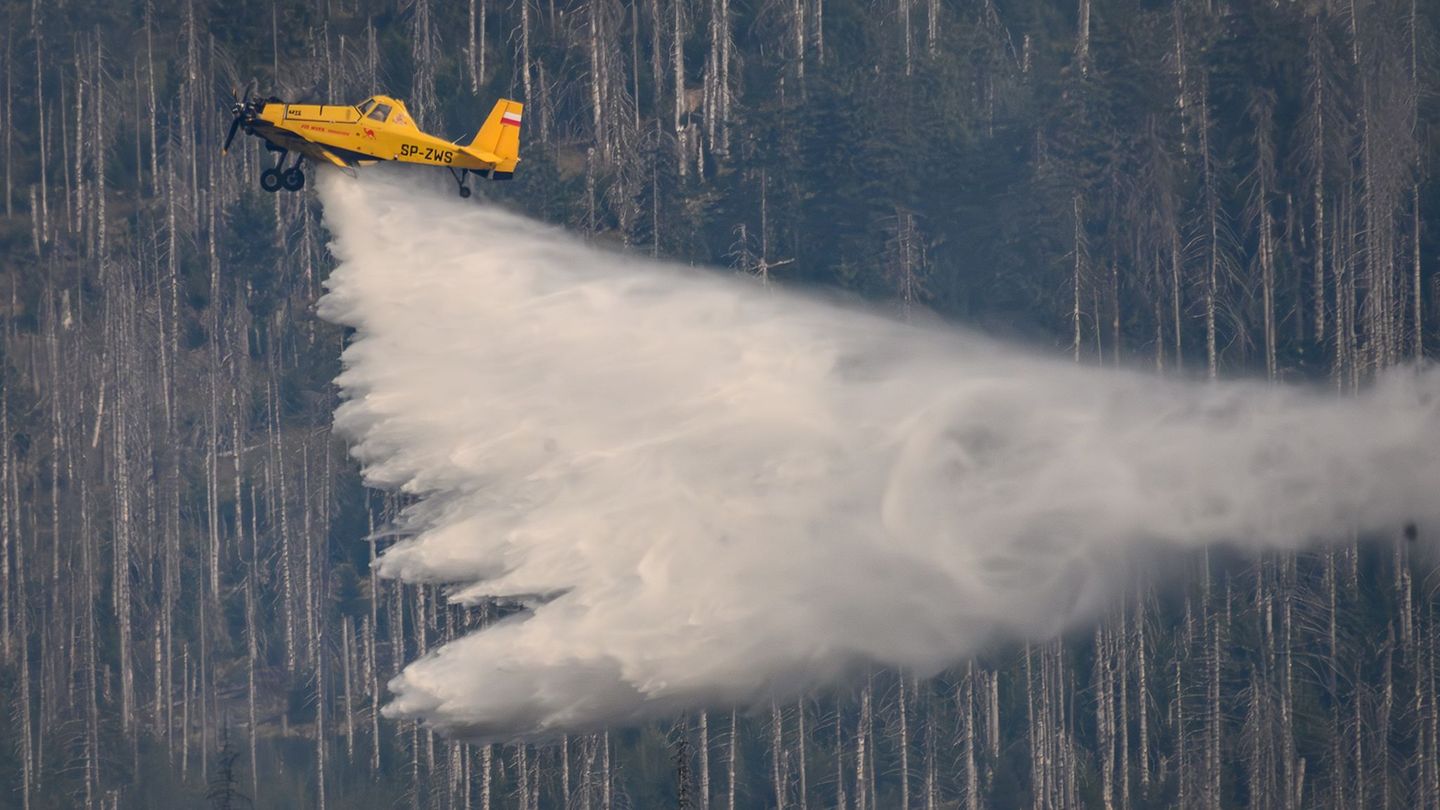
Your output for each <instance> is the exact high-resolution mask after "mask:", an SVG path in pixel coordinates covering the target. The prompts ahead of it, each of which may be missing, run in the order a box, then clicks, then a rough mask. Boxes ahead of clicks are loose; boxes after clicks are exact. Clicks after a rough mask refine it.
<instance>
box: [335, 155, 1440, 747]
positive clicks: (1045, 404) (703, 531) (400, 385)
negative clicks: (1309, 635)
mask: <svg viewBox="0 0 1440 810" xmlns="http://www.w3.org/2000/svg"><path fill="white" fill-rule="evenodd" d="M319 180H320V193H321V198H322V200H323V202H324V206H325V220H326V224H327V227H328V228H329V229H330V231H331V233H332V234H333V236H334V241H333V243H332V250H333V252H334V253H335V255H336V256H337V257H338V259H339V267H338V268H337V269H336V270H335V272H334V273H333V274H332V276H331V278H330V280H329V288H330V292H329V293H328V294H327V295H326V296H325V297H324V298H323V299H322V301H321V303H320V313H321V315H322V317H324V318H326V319H328V320H331V321H334V322H336V323H342V324H346V325H348V326H352V327H354V328H355V329H356V333H355V337H354V341H353V342H352V343H351V344H350V346H349V347H348V348H347V349H346V351H345V354H344V358H343V360H344V371H343V373H342V374H341V375H340V377H339V380H338V382H339V385H340V386H341V389H342V392H343V396H344V400H345V401H344V403H343V404H342V405H341V407H340V408H339V409H338V410H337V412H336V414H335V424H336V428H337V430H339V431H340V433H341V434H342V435H344V436H345V437H346V438H347V439H348V440H349V441H350V442H351V444H352V452H353V454H354V456H355V457H356V458H357V459H358V460H359V462H360V463H361V465H362V466H363V469H364V474H365V477H366V480H367V482H368V483H369V484H371V485H373V486H377V487H384V488H389V489H395V490H400V491H403V492H407V493H410V494H412V495H415V496H417V497H418V502H417V503H416V504H415V505H414V506H412V507H410V508H409V509H408V510H407V511H406V513H405V514H404V516H403V519H402V524H401V528H402V529H403V531H404V533H405V534H406V535H407V539H405V540H403V541H402V542H399V543H397V544H396V545H395V546H394V547H392V548H391V549H390V550H389V551H388V552H387V553H385V554H384V556H383V557H382V558H381V559H380V561H379V563H378V564H379V567H380V573H381V574H382V575H384V576H386V577H395V578H399V579H403V580H406V581H411V582H430V583H448V584H450V585H451V591H450V593H451V598H452V599H457V600H461V601H474V600H481V599H484V598H487V597H492V596H501V597H528V598H532V599H533V601H534V603H535V608H534V610H533V612H531V613H529V614H525V615H522V616H517V617H513V618H511V619H508V620H505V621H503V622H501V623H499V624H497V625H494V626H492V627H490V628H488V629H486V630H483V631H481V632H477V633H475V634H473V635H470V636H467V637H464V638H461V639H459V640H456V641H453V642H451V643H449V644H446V645H444V646H442V647H440V648H439V649H438V650H436V651H434V652H432V653H431V654H430V655H428V656H426V657H424V658H422V659H420V660H418V661H415V662H413V663H411V664H410V665H409V666H408V667H406V669H405V670H404V672H403V673H402V674H401V675H399V676H398V677H396V678H395V679H394V680H393V681H392V682H391V684H390V688H391V690H392V691H393V693H394V700H393V702H392V703H391V704H390V705H389V707H388V709H387V711H388V712H389V713H390V714H391V716H401V717H410V718H419V719H423V720H425V721H427V722H429V723H432V724H434V725H435V726H437V727H439V728H441V729H442V730H445V731H448V732H451V733H455V734H459V735H462V736H468V737H476V738H490V739H509V738H516V737H526V736H538V735H545V734H551V733H557V732H560V731H579V730H587V729H593V728H598V727H602V726H606V725H610V724H615V723H624V722H629V721H634V720H639V719H643V718H647V717H654V716H661V715H664V714H667V713H670V712H674V711H676V710H680V709H683V708H694V707H701V706H722V705H729V704H731V703H737V702H738V703H746V702H750V701H753V700H757V699H763V698H764V697H766V696H769V695H771V694H779V695H785V694H791V693H793V692H795V691H797V690H799V689H802V688H809V687H813V686H816V685H822V684H826V683H832V682H834V681H836V680H837V679H841V678H844V677H845V676H846V675H847V673H849V672H851V671H853V670H854V669H855V668H857V667H859V666H865V665H872V664H878V665H884V666H899V667H905V668H907V669H908V670H911V671H913V672H915V673H917V674H920V675H924V674H927V673H932V672H935V671H938V670H939V669H941V668H944V667H946V666H948V665H950V664H953V663H955V662H957V661H959V660H962V659H963V658H964V657H965V656H967V655H969V654H971V653H973V652H974V651H976V650H977V649H978V648H980V647H981V646H982V645H985V644H987V643H991V642H993V641H994V640H996V639H1019V638H1032V637H1043V636H1047V635H1052V634H1054V633H1056V632H1059V631H1060V630H1063V629H1064V628H1066V627H1068V626H1072V625H1074V624H1075V623H1077V622H1079V621H1082V620H1084V619H1085V618H1087V617H1089V616H1091V615H1093V613H1094V611H1095V610H1096V609H1097V608H1098V607H1099V606H1101V605H1103V604H1104V603H1105V600H1106V599H1107V598H1108V597H1109V596H1110V595H1111V594H1112V593H1113V592H1114V590H1115V589H1116V588H1117V587H1119V585H1120V584H1121V583H1122V582H1123V579H1122V578H1123V577H1124V576H1126V572H1127V571H1128V570H1130V569H1131V568H1133V567H1134V566H1135V565H1136V564H1137V561H1138V560H1143V559H1145V558H1146V557H1147V556H1149V555H1153V554H1156V553H1162V552H1169V551H1173V550H1177V549H1178V550H1183V549H1187V548H1198V547H1203V546H1207V545H1213V544H1221V543H1225V544H1235V545H1238V546H1241V547H1246V548H1254V549H1277V548H1291V547H1299V546H1302V545H1309V544H1316V543H1323V542H1327V541H1336V540H1342V539H1347V538H1349V537H1350V536H1351V535H1352V532H1355V531H1361V532H1365V531H1385V530H1389V529H1392V528H1396V529H1398V527H1399V526H1400V525H1402V524H1403V523H1405V522H1408V521H1416V522H1419V523H1420V524H1421V525H1425V524H1427V523H1434V522H1436V521H1437V519H1440V498H1437V497H1436V489H1437V485H1440V408H1437V402H1440V375H1437V373H1436V372H1435V371H1433V370H1428V369H1424V370H1420V369H1406V370H1400V371H1396V372H1394V373H1391V374H1389V375H1387V376H1386V377H1384V378H1383V379H1382V380H1380V381H1379V382H1378V383H1377V384H1376V385H1374V386H1372V387H1371V388H1370V389H1369V390H1367V391H1365V392H1364V393H1363V394H1361V395H1360V396H1357V397H1350V398H1340V397H1337V396H1335V395H1334V394H1333V393H1331V392H1329V391H1325V390H1320V389H1313V390H1312V389H1305V388H1298V387H1273V386H1268V385H1264V384H1260V383H1242V382H1227V383H1221V384H1205V383H1197V382H1181V381H1172V380H1164V379H1159V378H1156V377H1154V376H1151V375H1145V374H1139V373H1131V372H1126V371H1117V370H1102V369H1096V368H1082V367H1076V366H1074V365H1072V364H1068V363H1064V362H1060V361H1057V360H1051V359H1043V358H1040V357H1035V356H1031V355H1029V354H1026V353H1024V352H1021V351H1018V350H1015V349H1011V348H1007V347H1005V346H1002V345H998V344H996V343H993V342H991V341H988V340H986V339H984V338H983V337H980V336H977V335H973V334H967V333H965V332H961V331H956V330H952V329H946V328H938V327H925V328H921V327H913V326H907V325H905V324H901V323H898V322H895V321H892V320H889V319H887V318H885V317H881V316H879V315H876V314H872V313H868V312H864V311H859V310H855V309H847V308H844V307H840V306H835V305H832V304H828V303H824V302H819V301H815V300H811V299H807V298H805V297H801V296H798V295H792V294H787V293H784V292H777V291H775V290H773V289H765V288H761V287H759V286H758V285H756V284H754V283H751V282H749V281H747V280H742V279H737V278H734V277H727V276H724V275H722V274H720V273H718V272H715V273H712V272H701V271H695V270H690V269H684V268H677V267H673V266H668V265H664V264H660V263H655V262H650V261H646V260H644V259H640V258H636V257H634V256H628V255H619V254H616V253H613V252H607V251H603V250H599V249H596V248H593V247H590V246H587V245H585V244H584V243H582V242H580V241H578V240H576V239H575V238H573V237H571V236H569V235H567V234H565V233H563V232H561V231H558V230H556V229H553V228H549V227H546V226H542V225H539V224H536V223H534V222H531V221H528V220H525V219H523V218H520V217H517V216H514V215H511V214H507V213H504V212H502V211H499V210H497V209H495V208H493V207H487V206H484V205H476V204H474V202H473V201H471V202H469V203H462V202H460V201H458V200H455V199H453V198H452V197H449V196H441V195H440V194H439V193H438V192H433V191H427V190H421V189H418V188H417V187H416V186H415V184H414V183H415V181H414V179H413V176H411V175H400V174H387V173H384V172H377V171H366V172H365V173H364V174H363V175H362V176H361V177H360V178H359V179H358V180H356V179H351V178H347V177H343V176H340V175H338V174H335V173H325V174H324V175H323V176H321V177H320V178H319Z"/></svg>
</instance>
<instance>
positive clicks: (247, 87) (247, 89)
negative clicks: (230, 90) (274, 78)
mask: <svg viewBox="0 0 1440 810" xmlns="http://www.w3.org/2000/svg"><path fill="white" fill-rule="evenodd" d="M254 90H255V80H254V79H251V80H250V83H249V84H247V85H245V98H244V99H243V100H242V101H241V102H240V103H242V104H249V103H250V94H251V93H252V92H254Z"/></svg>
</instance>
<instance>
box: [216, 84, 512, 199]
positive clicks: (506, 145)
mask: <svg viewBox="0 0 1440 810" xmlns="http://www.w3.org/2000/svg"><path fill="white" fill-rule="evenodd" d="M523 109H524V105H523V104H521V103H520V102H518V101H510V100H508V99H501V100H500V101H497V102H495V107H494V108H493V109H491V110H490V115H489V117H488V118H486V119H485V124H484V126H482V127H480V131H479V132H477V133H476V134H475V137H474V138H473V139H472V140H471V141H470V143H468V144H461V143H459V142H458V141H453V142H452V141H446V140H444V139H442V138H437V137H435V136H434V135H427V134H425V133H424V132H421V131H420V129H419V128H418V127H416V126H415V121H414V120H413V119H412V118H411V117H410V112H409V111H408V110H406V109H405V104H404V102H401V101H400V100H399V99H394V98H391V97H389V96H371V97H370V98H367V99H365V100H364V101H362V102H360V103H359V104H354V105H350V104H344V105H341V104H286V103H284V102H282V101H280V100H279V99H276V98H269V99H251V98H250V88H249V87H247V88H246V89H245V97H244V98H243V99H241V100H237V101H236V102H235V105H234V107H232V108H231V110H230V111H231V113H233V114H234V116H235V120H234V121H233V122H231V124H230V134H229V135H227V136H226V137H225V146H224V148H223V149H222V150H221V151H222V152H228V151H230V142H231V141H233V140H235V133H236V132H237V131H238V130H240V129H241V128H242V127H243V128H244V129H245V134H247V135H255V136H258V137H260V138H263V139H264V140H265V148H266V149H269V150H270V151H272V152H278V153H279V158H278V159H277V160H276V161H275V167H274V168H271V169H266V170H265V171H264V172H262V173H261V174H260V187H261V188H263V189H265V190H266V191H271V192H273V191H279V190H280V189H282V188H283V189H285V190H286V191H299V190H300V189H301V188H303V187H304V186H305V174H304V172H302V171H301V169H300V164H301V163H302V162H303V161H304V160H305V159H306V158H309V159H310V161H311V162H312V163H330V164H333V165H335V166H339V167H340V168H342V169H345V168H349V167H351V166H357V165H365V164H369V163H375V162H377V161H381V160H399V161H403V162H405V163H419V164H422V165H426V166H444V167H445V168H447V169H449V170H450V174H451V175H452V176H454V178H455V182H456V183H457V184H458V185H459V187H460V196H461V197H469V196H470V189H469V187H468V186H467V185H466V181H467V180H468V179H469V174H470V173H472V172H473V173H475V174H478V175H480V176H481V177H484V178H486V179H487V180H509V179H510V178H511V177H512V176H514V174H515V164H517V163H519V162H520V114H521V112H522V111H523ZM291 152H295V153H296V157H295V163H294V165H293V166H290V167H289V168H287V167H286V166H285V162H286V160H287V158H288V156H289V154H290V153H291Z"/></svg>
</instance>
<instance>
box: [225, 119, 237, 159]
mask: <svg viewBox="0 0 1440 810" xmlns="http://www.w3.org/2000/svg"><path fill="white" fill-rule="evenodd" d="M239 129H240V116H238V115H237V116H235V120H234V121H231V122H230V134H229V135H226V136H225V146H224V147H222V148H221V149H220V154H222V155H224V154H228V153H229V152H230V142H231V141H233V140H235V132H236V131H237V130H239Z"/></svg>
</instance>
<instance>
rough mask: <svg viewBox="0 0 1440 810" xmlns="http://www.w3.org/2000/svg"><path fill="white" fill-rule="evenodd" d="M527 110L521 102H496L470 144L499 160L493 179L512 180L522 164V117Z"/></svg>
mask: <svg viewBox="0 0 1440 810" xmlns="http://www.w3.org/2000/svg"><path fill="white" fill-rule="evenodd" d="M524 109H525V105H524V104H521V103H520V102H518V101H510V100H509V99H503V98H502V99H500V100H499V101H497V102H495V106H494V107H493V108H492V109H491V110H490V115H489V117H487V118H486V119H485V124H484V126H482V127H480V131H479V132H477V133H475V140H473V141H471V142H470V148H471V149H475V150H477V151H481V152H489V153H490V154H492V155H494V156H495V157H497V158H498V159H499V161H498V162H497V163H496V164H495V171H494V173H493V175H492V176H493V177H494V178H495V179H497V180H499V179H506V178H508V177H509V176H510V175H511V174H513V173H514V171H515V164H516V163H519V162H520V114H521V112H522V111H523V110H524Z"/></svg>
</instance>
